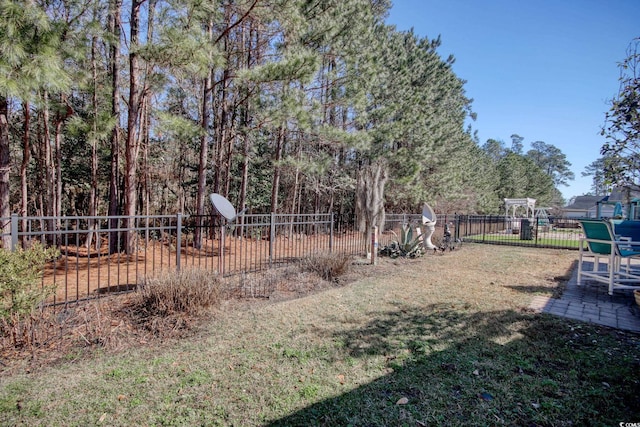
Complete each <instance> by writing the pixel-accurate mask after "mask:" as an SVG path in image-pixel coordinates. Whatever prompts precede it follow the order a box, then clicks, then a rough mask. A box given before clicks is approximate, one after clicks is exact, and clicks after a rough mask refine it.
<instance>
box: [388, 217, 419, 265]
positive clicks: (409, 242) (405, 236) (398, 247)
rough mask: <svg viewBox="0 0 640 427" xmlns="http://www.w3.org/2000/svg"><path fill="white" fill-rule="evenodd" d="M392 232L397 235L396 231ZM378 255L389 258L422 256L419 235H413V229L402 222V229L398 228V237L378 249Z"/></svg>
mask: <svg viewBox="0 0 640 427" xmlns="http://www.w3.org/2000/svg"><path fill="white" fill-rule="evenodd" d="M392 233H393V231H392ZM393 234H394V235H395V236H396V237H398V235H397V234H396V233H393ZM380 255H381V256H388V257H391V258H398V257H404V258H417V257H419V256H422V255H424V248H423V247H422V238H421V236H420V235H415V236H414V231H413V228H412V227H411V225H409V224H404V225H403V226H402V230H400V237H399V238H398V239H397V240H394V241H392V242H391V243H389V245H387V246H384V247H383V248H382V249H380Z"/></svg>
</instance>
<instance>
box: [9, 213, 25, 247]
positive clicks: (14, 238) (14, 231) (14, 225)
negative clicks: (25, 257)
mask: <svg viewBox="0 0 640 427" xmlns="http://www.w3.org/2000/svg"><path fill="white" fill-rule="evenodd" d="M23 231H24V230H23ZM10 233H11V252H15V251H16V249H18V215H16V214H11V231H10Z"/></svg>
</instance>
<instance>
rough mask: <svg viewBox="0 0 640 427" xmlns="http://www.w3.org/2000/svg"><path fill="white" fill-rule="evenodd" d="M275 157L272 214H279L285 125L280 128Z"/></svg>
mask: <svg viewBox="0 0 640 427" xmlns="http://www.w3.org/2000/svg"><path fill="white" fill-rule="evenodd" d="M275 148H276V149H275V153H274V156H273V163H274V167H273V182H272V184H271V212H272V213H278V192H279V189H280V160H281V159H282V152H283V148H284V124H283V125H281V126H280V127H279V128H278V135H277V136H276V147H275Z"/></svg>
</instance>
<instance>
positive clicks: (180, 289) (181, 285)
mask: <svg viewBox="0 0 640 427" xmlns="http://www.w3.org/2000/svg"><path fill="white" fill-rule="evenodd" d="M226 297H227V286H226V284H225V282H224V280H222V278H221V277H220V276H219V275H218V274H216V273H213V272H211V271H207V270H202V269H184V270H180V271H166V272H162V273H160V274H158V275H156V276H149V277H145V278H143V279H142V280H141V282H140V285H139V286H138V290H137V292H136V294H135V297H134V299H133V301H132V302H133V305H134V306H137V308H138V309H139V310H141V311H143V312H144V313H146V314H147V315H148V316H171V315H175V314H186V315H194V316H197V315H199V314H201V313H202V311H203V310H206V309H208V308H210V307H214V306H217V305H218V304H219V303H220V302H221V301H222V300H224V299H225V298H226Z"/></svg>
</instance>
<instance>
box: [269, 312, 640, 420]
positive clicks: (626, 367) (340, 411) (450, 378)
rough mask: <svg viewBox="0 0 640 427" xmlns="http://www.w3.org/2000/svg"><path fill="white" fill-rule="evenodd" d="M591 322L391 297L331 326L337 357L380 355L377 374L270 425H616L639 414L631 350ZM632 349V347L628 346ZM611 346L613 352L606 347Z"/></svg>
mask: <svg viewBox="0 0 640 427" xmlns="http://www.w3.org/2000/svg"><path fill="white" fill-rule="evenodd" d="M597 331H598V330H597V329H595V328H594V327H591V326H584V327H583V326H580V327H579V328H574V327H572V324H571V323H566V322H561V321H558V320H557V319H555V318H552V317H548V316H534V315H531V314H527V313H518V312H515V311H511V310H504V311H498V312H492V313H478V312H468V311H464V309H461V308H459V307H452V306H451V304H440V305H433V306H430V307H426V308H425V307H422V308H417V307H411V306H409V305H397V307H396V309H394V310H390V311H381V312H379V313H376V314H375V316H374V320H372V321H371V322H370V323H368V324H367V325H365V326H363V327H361V328H356V329H352V330H347V331H345V332H343V333H340V334H338V335H337V336H336V337H335V338H336V339H337V340H340V341H342V342H343V343H344V346H345V347H344V350H345V351H346V356H349V357H352V358H354V359H356V360H358V359H359V360H362V361H363V363H366V362H365V360H367V359H370V358H372V357H379V356H384V357H385V360H386V363H385V370H384V371H383V372H381V375H380V377H378V378H377V379H375V380H373V381H371V382H369V383H366V384H362V385H360V386H357V387H356V388H353V389H349V387H350V386H349V384H348V379H346V381H345V384H343V385H341V384H339V383H337V384H336V388H337V392H340V388H342V389H343V390H345V391H344V392H341V393H340V394H338V395H336V396H335V397H332V398H329V399H326V400H322V401H319V402H316V403H314V404H311V405H310V406H308V407H306V408H304V409H301V410H299V411H297V412H295V413H293V414H291V415H289V416H286V417H284V418H282V419H279V420H276V421H273V422H271V423H270V424H268V425H270V426H313V425H315V426H320V425H321V426H347V425H352V426H404V425H406V426H424V425H429V426H431V425H446V426H450V425H461V426H462V425H464V426H468V425H511V426H514V425H516V426H518V425H521V426H543V425H549V426H552V425H553V426H556V425H600V424H603V425H604V424H608V425H617V424H618V423H620V422H621V421H625V420H634V419H635V420H638V419H640V398H639V396H640V374H639V369H638V368H639V366H638V362H637V358H636V359H635V360H636V362H635V365H634V363H632V362H631V360H632V356H631V355H629V354H627V353H626V352H627V351H629V349H630V348H631V347H632V346H621V345H619V343H617V341H616V339H619V337H617V336H614V335H611V336H602V335H598V333H597ZM631 350H633V351H637V342H636V348H635V349H633V348H631ZM614 353H615V354H614Z"/></svg>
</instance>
